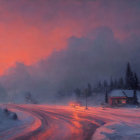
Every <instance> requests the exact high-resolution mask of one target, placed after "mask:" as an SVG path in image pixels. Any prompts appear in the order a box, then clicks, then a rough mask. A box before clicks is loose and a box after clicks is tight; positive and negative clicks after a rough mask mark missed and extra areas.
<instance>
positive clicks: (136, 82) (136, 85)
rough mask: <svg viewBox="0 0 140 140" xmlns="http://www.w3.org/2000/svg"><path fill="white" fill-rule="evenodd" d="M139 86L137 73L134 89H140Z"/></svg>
mask: <svg viewBox="0 0 140 140" xmlns="http://www.w3.org/2000/svg"><path fill="white" fill-rule="evenodd" d="M138 84H139V80H138V76H137V74H136V73H135V74H134V89H136V90H137V89H138Z"/></svg>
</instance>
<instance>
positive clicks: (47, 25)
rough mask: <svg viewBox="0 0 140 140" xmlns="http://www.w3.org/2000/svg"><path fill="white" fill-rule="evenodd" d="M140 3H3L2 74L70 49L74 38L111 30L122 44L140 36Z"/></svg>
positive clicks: (112, 0) (45, 0)
mask: <svg viewBox="0 0 140 140" xmlns="http://www.w3.org/2000/svg"><path fill="white" fill-rule="evenodd" d="M139 15H140V1H139V0H0V73H1V74H3V73H4V71H5V70H6V69H8V68H9V67H10V66H12V65H14V64H15V63H16V62H24V63H25V64H26V65H32V64H34V63H36V62H38V61H40V60H42V59H45V58H47V57H48V56H49V55H51V54H52V52H53V51H56V50H59V51H61V50H62V49H65V48H67V44H68V39H69V38H70V37H72V36H75V37H78V38H81V37H85V36H86V37H89V38H94V35H93V34H92V35H91V33H92V32H93V31H94V30H95V29H96V28H98V27H100V26H106V27H109V28H110V29H111V30H112V31H113V33H114V36H115V39H116V40H118V41H119V42H123V41H124V40H127V39H128V38H129V40H131V37H133V36H139V35H140V17H139Z"/></svg>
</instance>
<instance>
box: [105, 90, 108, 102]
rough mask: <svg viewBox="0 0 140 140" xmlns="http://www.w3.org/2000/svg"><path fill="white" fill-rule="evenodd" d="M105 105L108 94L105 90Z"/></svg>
mask: <svg viewBox="0 0 140 140" xmlns="http://www.w3.org/2000/svg"><path fill="white" fill-rule="evenodd" d="M105 103H108V93H107V90H106V93H105Z"/></svg>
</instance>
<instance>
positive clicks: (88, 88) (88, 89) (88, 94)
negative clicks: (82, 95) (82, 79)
mask: <svg viewBox="0 0 140 140" xmlns="http://www.w3.org/2000/svg"><path fill="white" fill-rule="evenodd" d="M87 92H88V93H87V96H91V95H92V87H91V84H90V83H88V87H87Z"/></svg>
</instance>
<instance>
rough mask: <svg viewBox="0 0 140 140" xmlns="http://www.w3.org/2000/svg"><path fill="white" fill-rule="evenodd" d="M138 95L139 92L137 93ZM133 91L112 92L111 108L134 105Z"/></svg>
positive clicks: (110, 98)
mask: <svg viewBox="0 0 140 140" xmlns="http://www.w3.org/2000/svg"><path fill="white" fill-rule="evenodd" d="M137 93H138V92H137ZM133 96H134V91H133V90H112V91H111V92H110V94H109V104H110V105H111V106H122V105H125V104H133V103H134V97H133Z"/></svg>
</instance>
